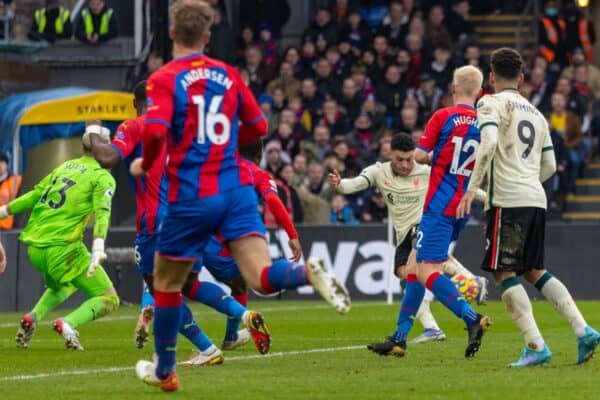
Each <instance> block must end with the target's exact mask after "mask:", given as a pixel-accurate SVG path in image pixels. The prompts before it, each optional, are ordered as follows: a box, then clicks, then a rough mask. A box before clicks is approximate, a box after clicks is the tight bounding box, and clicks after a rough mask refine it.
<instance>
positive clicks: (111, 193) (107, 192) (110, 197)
mask: <svg viewBox="0 0 600 400" xmlns="http://www.w3.org/2000/svg"><path fill="white" fill-rule="evenodd" d="M104 195H105V196H106V197H108V198H109V199H112V197H113V195H114V192H113V191H112V189H106V192H104Z"/></svg>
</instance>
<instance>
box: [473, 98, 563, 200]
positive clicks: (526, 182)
mask: <svg viewBox="0 0 600 400" xmlns="http://www.w3.org/2000/svg"><path fill="white" fill-rule="evenodd" d="M477 119H478V121H479V128H480V130H481V131H483V130H484V129H483V128H485V127H486V126H488V125H494V126H496V127H497V128H498V144H497V146H496V150H495V152H494V156H493V159H492V162H491V164H490V168H489V170H488V171H487V180H488V190H487V191H488V200H489V201H488V202H486V209H489V208H490V207H503V208H514V207H539V208H543V209H546V193H545V191H544V188H543V187H542V183H541V182H540V168H541V160H542V154H543V152H546V151H554V149H553V147H552V139H551V137H550V130H549V128H548V123H547V121H546V118H545V117H544V115H542V113H541V112H539V110H538V109H537V108H535V107H534V106H533V105H531V103H529V101H527V99H525V98H524V97H523V96H521V95H520V94H519V92H518V91H517V90H516V89H515V90H513V89H505V90H503V91H501V92H500V93H496V94H493V95H487V96H484V97H482V98H481V99H480V100H479V101H478V102H477ZM473 183H475V182H473Z"/></svg>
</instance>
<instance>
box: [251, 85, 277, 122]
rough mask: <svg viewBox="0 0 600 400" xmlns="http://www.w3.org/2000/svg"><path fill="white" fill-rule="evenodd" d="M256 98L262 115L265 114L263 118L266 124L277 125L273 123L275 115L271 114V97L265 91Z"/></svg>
mask: <svg viewBox="0 0 600 400" xmlns="http://www.w3.org/2000/svg"><path fill="white" fill-rule="evenodd" d="M256 100H257V102H258V105H259V106H260V109H261V110H262V112H263V115H264V116H265V119H266V120H267V126H268V127H273V126H277V124H275V116H274V114H273V98H272V97H271V96H269V95H268V94H267V93H263V94H261V95H260V96H259V97H258V99H256Z"/></svg>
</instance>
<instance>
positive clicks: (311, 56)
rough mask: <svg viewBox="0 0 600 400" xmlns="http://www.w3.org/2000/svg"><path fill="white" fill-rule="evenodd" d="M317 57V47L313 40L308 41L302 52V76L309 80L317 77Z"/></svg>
mask: <svg viewBox="0 0 600 400" xmlns="http://www.w3.org/2000/svg"><path fill="white" fill-rule="evenodd" d="M317 57H318V54H317V46H316V45H315V43H314V42H313V41H312V40H310V39H308V40H306V41H305V42H304V43H303V44H302V51H301V52H300V66H301V68H302V69H301V73H300V75H301V76H303V77H305V78H309V77H313V76H314V75H315V64H316V63H317Z"/></svg>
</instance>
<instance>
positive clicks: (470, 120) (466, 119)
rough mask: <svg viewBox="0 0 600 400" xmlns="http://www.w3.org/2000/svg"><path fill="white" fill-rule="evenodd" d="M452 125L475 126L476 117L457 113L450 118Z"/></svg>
mask: <svg viewBox="0 0 600 400" xmlns="http://www.w3.org/2000/svg"><path fill="white" fill-rule="evenodd" d="M452 122H454V126H459V125H473V126H477V118H474V117H470V116H468V115H458V116H456V117H454V118H453V119H452Z"/></svg>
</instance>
